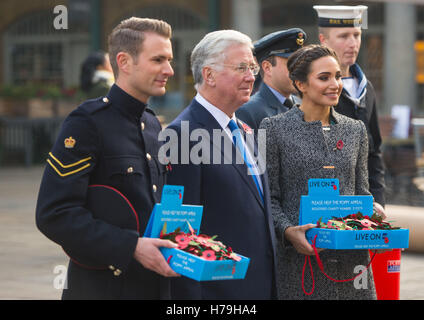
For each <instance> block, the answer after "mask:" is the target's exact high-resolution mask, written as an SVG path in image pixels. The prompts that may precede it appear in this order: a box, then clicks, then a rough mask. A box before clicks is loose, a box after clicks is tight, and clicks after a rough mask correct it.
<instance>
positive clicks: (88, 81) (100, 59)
mask: <svg viewBox="0 0 424 320" xmlns="http://www.w3.org/2000/svg"><path fill="white" fill-rule="evenodd" d="M105 60H106V53H105V52H103V51H96V52H93V53H91V54H90V55H89V56H88V57H87V58H86V59H85V60H84V62H83V63H82V65H81V75H80V86H81V90H83V91H84V92H88V91H90V89H91V87H92V86H93V83H92V79H93V75H94V72H95V71H96V68H97V67H98V66H101V65H103V64H104V63H105Z"/></svg>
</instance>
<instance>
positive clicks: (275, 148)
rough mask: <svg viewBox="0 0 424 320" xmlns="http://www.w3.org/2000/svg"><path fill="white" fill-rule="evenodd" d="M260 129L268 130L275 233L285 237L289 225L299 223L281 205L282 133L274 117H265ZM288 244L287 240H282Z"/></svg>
mask: <svg viewBox="0 0 424 320" xmlns="http://www.w3.org/2000/svg"><path fill="white" fill-rule="evenodd" d="M259 128H260V129H265V130H266V166H267V171H268V177H269V188H270V195H271V210H272V217H273V220H274V227H275V233H276V235H277V237H278V238H279V239H280V240H282V239H284V232H285V230H286V229H287V228H288V227H291V226H295V225H297V223H295V222H293V221H292V219H290V217H289V215H288V214H287V213H286V212H284V211H283V208H282V206H281V202H282V200H283V199H282V193H281V185H280V181H281V179H283V177H282V176H281V171H280V165H281V154H280V148H279V146H280V143H281V142H280V141H281V135H279V134H278V132H276V131H275V130H274V129H275V127H274V125H273V122H272V119H270V118H265V119H264V120H262V122H261V124H260V127H259ZM281 243H282V244H283V245H287V244H288V243H287V241H282V242H281Z"/></svg>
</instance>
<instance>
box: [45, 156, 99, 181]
mask: <svg viewBox="0 0 424 320" xmlns="http://www.w3.org/2000/svg"><path fill="white" fill-rule="evenodd" d="M49 156H50V158H51V160H50V159H47V163H48V164H49V165H50V166H51V167H52V168H53V169H54V171H56V173H57V174H58V175H59V176H61V177H66V176H69V175H72V174H74V173H77V172H80V171H82V170H84V169H85V168H88V167H89V166H90V163H89V162H87V161H89V160H91V157H87V158H84V159H81V160H78V161H76V162H74V163H70V164H63V163H62V162H60V161H59V159H57V158H56V157H55V156H54V155H53V153H51V152H49Z"/></svg>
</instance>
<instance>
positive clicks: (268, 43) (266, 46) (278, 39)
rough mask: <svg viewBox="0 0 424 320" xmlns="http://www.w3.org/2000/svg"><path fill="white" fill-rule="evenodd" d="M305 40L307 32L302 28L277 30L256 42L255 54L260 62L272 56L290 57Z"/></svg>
mask: <svg viewBox="0 0 424 320" xmlns="http://www.w3.org/2000/svg"><path fill="white" fill-rule="evenodd" d="M305 40H306V33H305V32H304V31H303V30H302V29H300V28H292V29H288V30H282V31H276V32H273V33H270V34H268V35H266V36H264V37H263V38H261V39H259V40H258V41H256V42H255V44H254V54H255V56H256V59H257V60H258V62H259V63H261V62H262V61H263V60H265V59H266V58H268V57H270V56H279V57H283V58H288V57H289V56H290V55H291V54H292V53H293V52H295V51H296V50H297V49H299V48H301V47H302V46H303V43H304V41H305Z"/></svg>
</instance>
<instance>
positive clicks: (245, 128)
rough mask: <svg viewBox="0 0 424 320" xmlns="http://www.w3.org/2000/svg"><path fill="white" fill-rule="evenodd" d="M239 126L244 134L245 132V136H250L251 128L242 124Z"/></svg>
mask: <svg viewBox="0 0 424 320" xmlns="http://www.w3.org/2000/svg"><path fill="white" fill-rule="evenodd" d="M241 126H242V127H243V130H244V132H246V133H247V134H252V128H251V127H249V126H248V125H247V124H245V123H242V124H241Z"/></svg>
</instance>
